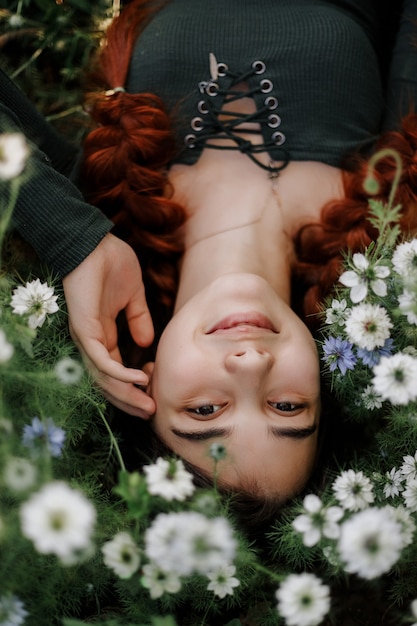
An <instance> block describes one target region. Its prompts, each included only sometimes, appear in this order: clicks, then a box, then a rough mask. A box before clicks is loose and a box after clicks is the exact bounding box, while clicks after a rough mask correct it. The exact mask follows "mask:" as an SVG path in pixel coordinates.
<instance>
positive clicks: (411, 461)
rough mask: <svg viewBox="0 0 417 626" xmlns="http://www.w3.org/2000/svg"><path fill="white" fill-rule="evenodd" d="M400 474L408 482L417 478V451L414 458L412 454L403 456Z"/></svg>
mask: <svg viewBox="0 0 417 626" xmlns="http://www.w3.org/2000/svg"><path fill="white" fill-rule="evenodd" d="M400 472H401V474H402V475H403V476H404V478H405V479H406V480H410V479H414V478H417V451H416V452H415V453H414V456H411V454H406V455H405V456H403V463H402V465H401V467H400Z"/></svg>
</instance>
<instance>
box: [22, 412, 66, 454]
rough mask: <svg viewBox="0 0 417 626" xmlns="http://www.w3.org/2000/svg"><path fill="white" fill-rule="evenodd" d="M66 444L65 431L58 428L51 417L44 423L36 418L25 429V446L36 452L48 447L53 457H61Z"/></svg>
mask: <svg viewBox="0 0 417 626" xmlns="http://www.w3.org/2000/svg"><path fill="white" fill-rule="evenodd" d="M64 442H65V431H64V430H62V428H59V426H56V425H55V424H54V421H53V420H52V419H51V418H50V417H48V418H47V419H46V420H44V421H41V420H40V419H39V417H34V418H33V420H32V423H31V424H29V425H26V426H25V427H24V429H23V438H22V443H23V445H24V446H27V447H28V448H31V449H32V450H34V451H36V452H39V451H41V449H42V448H43V447H44V446H46V448H47V450H48V452H49V454H50V455H51V456H53V457H58V456H61V453H62V447H63V445H64Z"/></svg>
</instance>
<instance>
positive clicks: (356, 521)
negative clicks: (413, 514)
mask: <svg viewBox="0 0 417 626" xmlns="http://www.w3.org/2000/svg"><path fill="white" fill-rule="evenodd" d="M401 531H402V529H401V526H400V524H399V523H398V522H396V521H395V519H394V517H393V515H392V513H391V511H389V510H386V509H385V508H382V509H377V508H373V507H371V508H368V509H366V510H364V511H360V512H359V513H356V514H355V515H353V516H352V517H351V518H350V519H348V520H346V521H345V522H344V523H343V524H342V525H341V533H340V539H339V543H338V549H339V554H340V557H341V559H342V561H343V562H344V563H345V565H346V571H347V572H349V573H351V574H357V575H358V576H360V577H361V578H366V579H369V580H370V579H372V578H377V577H378V576H381V575H382V574H386V573H387V572H388V571H389V570H390V569H391V567H392V566H393V565H395V563H396V562H397V561H398V559H399V558H400V555H401V550H402V548H403V545H404V540H403V537H402V532H401Z"/></svg>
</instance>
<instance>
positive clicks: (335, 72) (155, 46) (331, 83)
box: [127, 0, 384, 169]
mask: <svg viewBox="0 0 417 626" xmlns="http://www.w3.org/2000/svg"><path fill="white" fill-rule="evenodd" d="M375 4H376V0H343V2H342V1H341V0H262V1H261V2H260V1H259V0H227V2H225V0H207V1H206V0H201V1H197V0H170V1H169V2H167V3H164V5H163V7H162V8H161V9H160V10H159V11H158V12H157V13H156V14H155V15H154V16H153V17H152V19H151V20H150V22H149V24H148V25H147V26H146V28H145V29H144V31H143V32H142V33H141V35H140V36H139V38H138V40H137V42H136V45H135V49H134V51H133V55H132V60H131V65H130V70H129V77H128V82H127V89H128V91H131V92H134V93H141V92H142V93H144V92H147V93H154V94H156V95H158V96H159V97H161V98H162V100H163V101H164V103H165V104H166V106H167V109H168V111H169V113H170V114H171V116H172V120H173V124H174V130H175V133H176V139H177V146H178V153H177V155H176V157H175V163H182V164H185V165H192V164H194V163H196V162H197V161H198V160H199V158H200V156H201V154H202V152H203V150H205V149H208V148H210V149H235V150H240V151H241V152H243V153H245V154H247V155H248V157H249V158H251V159H253V160H255V161H257V162H259V164H262V166H263V167H266V168H267V169H269V168H268V163H269V161H272V162H273V166H275V167H280V166H281V165H282V164H283V165H284V166H285V163H287V161H288V159H290V160H291V161H294V160H296V161H319V162H323V163H327V164H329V165H333V166H337V167H340V165H341V162H342V159H343V157H344V156H345V155H347V154H349V153H350V152H352V151H355V150H357V148H358V147H359V146H364V147H366V146H367V145H369V144H372V143H373V142H374V141H375V138H376V135H377V134H378V132H379V128H380V121H381V117H382V114H383V107H384V99H383V91H382V84H381V80H380V75H379V65H378V57H377V53H376V48H375V46H374V43H375V42H374V41H373V39H372V37H373V33H374V29H375V32H376V31H377V26H375V19H374V13H373V8H372V7H374V5H375ZM341 5H343V6H341ZM350 7H351V9H350ZM375 36H376V35H375ZM210 53H212V54H213V55H215V59H214V58H212V62H211V63H210V62H209V57H210ZM241 98H249V99H251V100H252V101H253V110H254V113H253V114H250V115H248V116H244V115H242V113H241V112H242V111H249V110H252V108H249V107H248V108H245V107H246V105H247V104H248V102H241V103H239V100H240V99H241ZM248 127H249V129H250V128H252V132H253V133H255V132H256V133H258V136H257V137H255V136H254V135H252V134H251V132H248V130H247V129H248ZM259 142H261V143H259Z"/></svg>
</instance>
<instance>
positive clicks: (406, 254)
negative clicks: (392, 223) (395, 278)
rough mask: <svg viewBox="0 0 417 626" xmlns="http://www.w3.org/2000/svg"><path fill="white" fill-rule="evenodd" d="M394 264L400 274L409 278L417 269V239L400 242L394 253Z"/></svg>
mask: <svg viewBox="0 0 417 626" xmlns="http://www.w3.org/2000/svg"><path fill="white" fill-rule="evenodd" d="M392 264H393V267H394V269H395V271H396V272H397V274H399V275H400V276H402V277H403V278H408V277H409V276H410V274H412V273H415V272H416V270H417V239H412V240H411V241H404V242H403V243H400V244H398V246H397V247H396V248H395V250H394V253H393V255H392Z"/></svg>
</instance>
